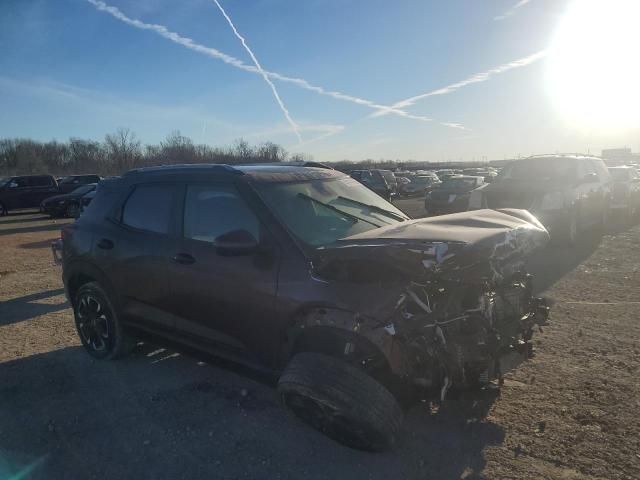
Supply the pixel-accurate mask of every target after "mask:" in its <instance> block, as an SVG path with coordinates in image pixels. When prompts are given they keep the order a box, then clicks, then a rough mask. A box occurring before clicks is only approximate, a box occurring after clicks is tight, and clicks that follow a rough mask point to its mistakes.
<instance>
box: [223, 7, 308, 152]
mask: <svg viewBox="0 0 640 480" xmlns="http://www.w3.org/2000/svg"><path fill="white" fill-rule="evenodd" d="M213 2H214V3H215V4H216V5H217V7H218V9H219V10H220V12H221V13H222V16H223V17H224V18H225V20H227V23H228V24H229V26H230V27H231V30H233V33H234V35H235V36H236V37H238V39H239V40H240V42H242V46H243V47H244V49H245V50H246V51H247V53H248V54H249V56H250V57H251V60H253V64H254V65H255V66H256V68H257V69H258V71H259V72H260V75H262V78H264V81H265V82H267V84H268V85H269V87H271V91H272V92H273V96H274V97H275V98H276V102H278V105H280V110H282V113H284V116H285V118H286V119H287V122H289V125H291V128H292V129H293V131H294V133H295V134H296V136H297V137H298V141H299V142H300V143H302V137H301V136H300V132H299V128H298V125H297V124H296V122H294V121H293V119H292V118H291V115H289V110H287V107H285V105H284V102H283V101H282V99H281V98H280V95H279V94H278V90H276V86H275V85H274V84H273V82H272V81H271V79H270V78H269V76H268V75H267V74H266V73H265V71H264V70H263V69H262V66H261V65H260V62H258V59H257V58H256V56H255V55H254V54H253V52H252V51H251V48H249V45H247V42H246V41H245V39H244V37H243V36H242V35H240V33H238V30H236V27H235V25H234V24H233V21H231V18H229V15H227V12H225V11H224V8H222V5H220V2H218V0H213Z"/></svg>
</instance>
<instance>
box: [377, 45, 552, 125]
mask: <svg viewBox="0 0 640 480" xmlns="http://www.w3.org/2000/svg"><path fill="white" fill-rule="evenodd" d="M546 56H547V51H546V50H542V51H540V52H537V53H534V54H533V55H529V56H527V57H524V58H520V59H518V60H514V61H512V62H509V63H505V64H503V65H500V66H498V67H494V68H492V69H490V70H487V71H485V72H480V73H476V74H474V75H471V76H470V77H468V78H465V79H464V80H461V81H459V82H455V83H452V84H450V85H447V86H445V87H441V88H438V89H436V90H431V91H429V92H426V93H421V94H420V95H415V96H413V97H409V98H405V99H404V100H400V101H399V102H396V103H394V104H393V105H391V108H393V109H396V110H397V109H402V108H405V107H409V106H411V105H413V104H414V103H416V102H417V101H419V100H423V99H425V98H427V97H433V96H436V95H447V94H449V93H452V92H455V91H456V90H459V89H460V88H463V87H466V86H468V85H472V84H474V83H481V82H486V81H487V80H489V79H490V78H491V77H493V76H494V75H498V74H500V73H504V72H507V71H509V70H513V69H516V68H520V67H524V66H527V65H531V64H532V63H535V62H537V61H538V60H541V59H543V58H544V57H546ZM388 113H391V111H385V110H384V109H380V110H378V111H377V112H374V113H372V114H371V115H369V117H371V118H374V117H380V116H383V115H387V114H388ZM452 125H457V124H448V125H447V126H452Z"/></svg>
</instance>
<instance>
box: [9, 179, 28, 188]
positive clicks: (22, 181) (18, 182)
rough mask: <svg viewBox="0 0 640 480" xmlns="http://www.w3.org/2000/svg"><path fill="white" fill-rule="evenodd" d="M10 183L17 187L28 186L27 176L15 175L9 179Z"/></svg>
mask: <svg viewBox="0 0 640 480" xmlns="http://www.w3.org/2000/svg"><path fill="white" fill-rule="evenodd" d="M11 184H12V185H15V187H17V188H24V187H28V186H29V182H28V177H17V178H14V179H13V180H12V181H11Z"/></svg>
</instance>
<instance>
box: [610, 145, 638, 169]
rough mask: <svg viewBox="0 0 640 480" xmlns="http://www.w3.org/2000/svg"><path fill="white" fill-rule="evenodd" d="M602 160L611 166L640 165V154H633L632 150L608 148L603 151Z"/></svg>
mask: <svg viewBox="0 0 640 480" xmlns="http://www.w3.org/2000/svg"><path fill="white" fill-rule="evenodd" d="M602 158H603V159H604V161H605V162H606V164H607V165H610V166H614V165H629V164H632V163H640V153H633V152H632V151H631V149H630V148H607V149H606V150H602Z"/></svg>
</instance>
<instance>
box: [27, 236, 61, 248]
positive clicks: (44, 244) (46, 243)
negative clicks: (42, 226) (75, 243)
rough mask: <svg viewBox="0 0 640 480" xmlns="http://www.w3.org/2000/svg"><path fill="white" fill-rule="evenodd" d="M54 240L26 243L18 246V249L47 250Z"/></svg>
mask: <svg viewBox="0 0 640 480" xmlns="http://www.w3.org/2000/svg"><path fill="white" fill-rule="evenodd" d="M54 240H55V238H48V239H46V240H40V241H38V242H28V243H23V244H21V245H19V247H20V248H24V249H26V250H32V249H38V248H49V247H50V246H51V242H53V241H54Z"/></svg>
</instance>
